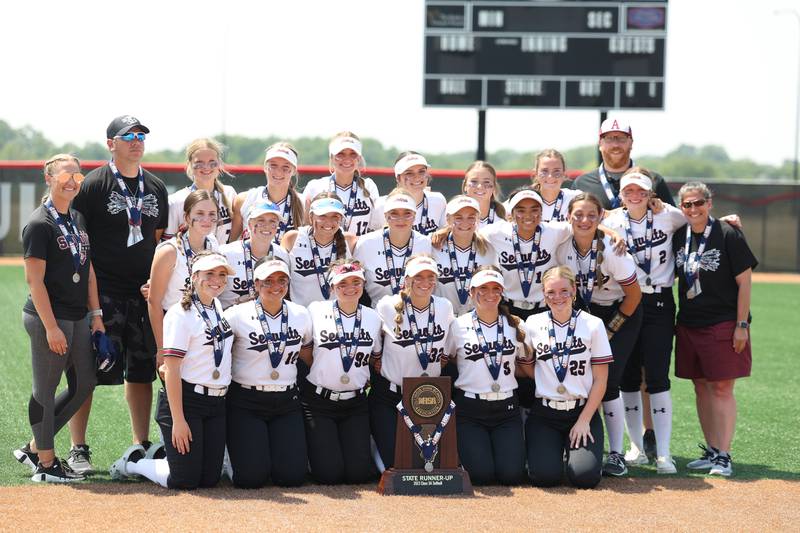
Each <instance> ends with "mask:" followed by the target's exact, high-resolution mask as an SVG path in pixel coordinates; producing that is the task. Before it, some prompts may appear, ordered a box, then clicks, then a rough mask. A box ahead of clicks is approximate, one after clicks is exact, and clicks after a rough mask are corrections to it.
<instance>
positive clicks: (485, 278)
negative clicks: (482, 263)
mask: <svg viewBox="0 0 800 533" xmlns="http://www.w3.org/2000/svg"><path fill="white" fill-rule="evenodd" d="M487 283H497V284H498V285H500V286H501V287H502V288H503V289H505V288H506V284H505V283H503V275H502V274H501V273H500V272H495V271H494V270H481V271H480V272H476V273H475V274H474V275H473V276H472V279H471V280H470V281H469V287H470V288H473V287H480V286H481V285H486V284H487Z"/></svg>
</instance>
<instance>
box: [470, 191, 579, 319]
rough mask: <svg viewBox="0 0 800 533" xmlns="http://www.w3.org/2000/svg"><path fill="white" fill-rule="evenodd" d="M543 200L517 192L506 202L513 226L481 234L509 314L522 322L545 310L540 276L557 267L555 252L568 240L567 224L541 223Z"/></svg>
mask: <svg viewBox="0 0 800 533" xmlns="http://www.w3.org/2000/svg"><path fill="white" fill-rule="evenodd" d="M543 203H544V202H543V201H542V198H541V197H540V196H539V195H538V194H537V193H536V192H535V191H534V190H532V189H530V188H524V189H519V190H517V191H515V192H514V193H512V195H511V197H510V198H509V208H510V211H511V216H512V219H513V221H512V222H506V221H501V222H496V223H494V224H492V225H490V226H487V227H485V228H483V229H482V230H480V232H481V234H482V235H483V236H484V237H486V239H487V240H488V241H489V243H491V245H492V247H493V248H494V250H495V252H496V253H497V264H498V266H499V267H500V271H501V272H502V273H503V278H504V280H505V289H506V298H508V299H509V303H510V305H511V312H512V313H513V314H515V315H517V316H519V317H520V318H522V319H525V318H527V317H528V316H530V315H532V314H534V313H539V312H542V311H544V310H545V306H544V296H543V295H542V274H544V273H545V272H546V271H547V270H548V269H549V268H551V267H553V266H555V265H557V264H558V263H557V262H556V253H555V252H556V249H557V248H558V247H559V245H561V244H562V243H563V242H566V241H567V240H569V237H570V227H569V224H566V223H563V222H542V221H541V216H542V205H543Z"/></svg>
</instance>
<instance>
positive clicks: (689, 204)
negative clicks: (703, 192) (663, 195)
mask: <svg viewBox="0 0 800 533" xmlns="http://www.w3.org/2000/svg"><path fill="white" fill-rule="evenodd" d="M706 201H707V200H706V199H705V198H700V199H699V200H695V201H693V202H681V207H682V208H684V209H691V208H692V207H703V206H704V205H706Z"/></svg>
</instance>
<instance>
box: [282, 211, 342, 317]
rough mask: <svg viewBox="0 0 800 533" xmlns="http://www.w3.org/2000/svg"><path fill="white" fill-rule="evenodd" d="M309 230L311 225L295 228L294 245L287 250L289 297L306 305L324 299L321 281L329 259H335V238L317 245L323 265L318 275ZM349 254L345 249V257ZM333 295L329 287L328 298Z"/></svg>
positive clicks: (325, 277)
mask: <svg viewBox="0 0 800 533" xmlns="http://www.w3.org/2000/svg"><path fill="white" fill-rule="evenodd" d="M310 230H311V226H303V227H302V228H300V229H299V230H297V239H295V241H294V247H293V248H292V250H291V252H289V263H290V265H291V267H290V268H291V278H290V279H291V290H292V292H291V297H292V301H293V302H294V303H297V304H300V305H302V306H308V304H310V303H311V302H316V301H320V300H325V297H324V296H323V294H322V288H321V287H322V285H321V283H323V282H324V280H326V279H327V276H328V265H330V264H331V261H334V260H336V254H334V253H333V246H334V243H335V242H336V240H335V239H334V240H333V241H331V242H330V243H328V244H327V245H326V246H320V245H317V251H318V252H319V259H320V262H321V263H322V266H323V268H322V273H321V274H320V275H319V276H318V275H317V271H316V270H315V268H314V257H313V254H312V247H311V245H312V242H311V235H310V234H309V231H310ZM346 246H347V244H346V240H345V247H346ZM336 253H337V254H338V253H339V250H336ZM350 255H351V254H350V250H349V249H347V250H345V257H350ZM333 297H334V294H333V287H331V288H330V293H329V295H328V298H329V299H330V298H333Z"/></svg>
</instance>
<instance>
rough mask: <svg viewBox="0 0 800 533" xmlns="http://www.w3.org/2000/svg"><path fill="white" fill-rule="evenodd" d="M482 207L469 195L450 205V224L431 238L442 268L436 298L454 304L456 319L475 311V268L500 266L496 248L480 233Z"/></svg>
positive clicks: (454, 199) (460, 196) (437, 259)
mask: <svg viewBox="0 0 800 533" xmlns="http://www.w3.org/2000/svg"><path fill="white" fill-rule="evenodd" d="M478 217H480V205H479V204H478V202H477V200H475V199H474V198H470V197H469V196H466V195H458V196H456V197H454V198H453V199H451V200H450V201H449V202H448V203H447V225H446V226H445V227H443V228H440V229H439V230H437V231H436V233H434V234H433V235H432V236H431V247H432V248H433V258H434V259H435V260H436V263H437V264H438V265H439V282H438V283H437V284H436V295H437V296H442V297H443V298H445V299H447V300H449V301H450V302H451V303H452V304H453V312H454V313H455V315H456V316H459V315H463V314H464V313H466V312H468V311H472V310H473V309H474V308H475V304H474V303H473V302H472V300H470V298H469V280H471V279H472V274H473V273H474V272H475V269H476V268H477V267H479V266H482V265H494V264H496V263H497V255H496V253H495V251H494V248H493V247H492V245H491V244H489V241H487V240H486V238H485V237H484V236H483V235H481V234H480V233H477V229H478Z"/></svg>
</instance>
